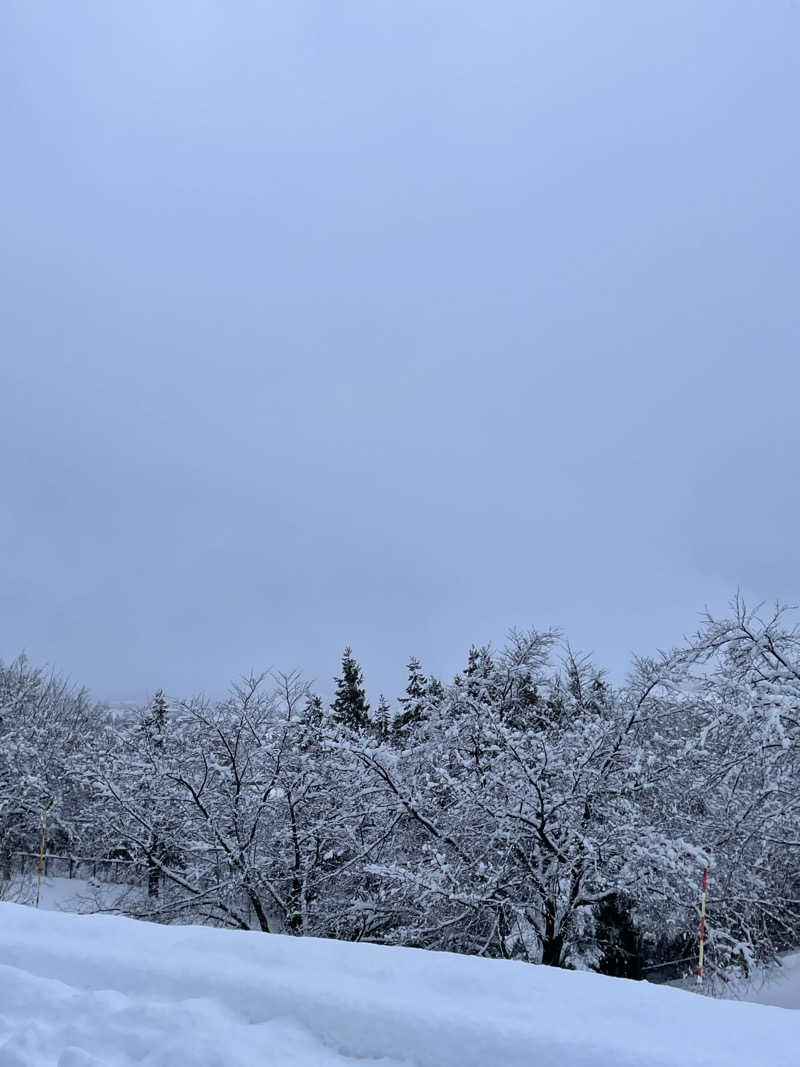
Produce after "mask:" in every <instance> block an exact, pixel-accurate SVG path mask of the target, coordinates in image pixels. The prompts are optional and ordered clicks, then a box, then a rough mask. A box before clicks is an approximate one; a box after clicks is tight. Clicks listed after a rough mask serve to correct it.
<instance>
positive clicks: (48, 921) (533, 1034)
mask: <svg viewBox="0 0 800 1067" xmlns="http://www.w3.org/2000/svg"><path fill="white" fill-rule="evenodd" d="M799 1059H800V1013H796V1012H790V1011H784V1010H782V1009H780V1008H768V1007H761V1006H757V1005H752V1004H742V1003H736V1002H727V1001H714V1000H711V999H708V998H705V997H699V996H697V995H696V994H692V993H683V992H680V991H679V990H675V989H669V988H666V987H657V986H652V985H648V984H646V983H634V982H627V981H623V980H619V979H612V978H603V977H600V976H598V975H592V974H579V973H569V972H564V971H557V970H552V969H549V968H544V967H531V966H526V965H524V964H518V963H505V962H502V961H493V960H481V959H474V958H468V957H461V956H452V955H447V954H444V953H432V952H422V951H415V950H412V949H390V948H379V947H375V946H370V945H350V944H342V943H338V942H334V941H317V940H310V939H309V940H297V939H293V938H287V937H278V936H268V935H264V934H256V933H235V932H229V931H222V930H213V929H209V928H207V927H178V926H171V927H170V926H166V927H162V926H155V925H150V924H147V923H137V922H134V921H132V920H130V919H123V918H118V917H111V916H77V915H67V914H61V913H58V912H44V911H38V912H37V911H35V910H34V909H31V908H25V907H21V906H19V905H15V904H0V1065H1V1067H34V1065H35V1067H45V1065H49V1064H52V1065H58V1067H99V1065H103V1067H117V1065H120V1067H121V1065H123V1064H126V1065H127V1064H133V1063H138V1064H142V1065H146V1067H240V1065H241V1067H244V1065H248V1067H250V1065H256V1064H258V1065H259V1067H265V1065H279V1067H323V1065H324V1067H337V1065H338V1067H341V1065H342V1064H352V1063H353V1061H357V1062H358V1064H359V1065H360V1067H377V1065H378V1064H379V1063H380V1065H381V1067H400V1065H404V1067H411V1065H416V1067H532V1065H536V1067H550V1065H552V1067H556V1065H557V1067H688V1065H692V1067H701V1065H702V1067H723V1065H724V1067H759V1065H760V1064H767V1063H768V1064H770V1067H790V1065H791V1067H796V1064H797V1063H798V1061H799Z"/></svg>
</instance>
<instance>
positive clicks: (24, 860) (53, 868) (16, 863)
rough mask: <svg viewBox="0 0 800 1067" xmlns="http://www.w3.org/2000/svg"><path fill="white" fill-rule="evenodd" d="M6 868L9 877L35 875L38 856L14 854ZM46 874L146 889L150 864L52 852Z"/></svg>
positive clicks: (106, 857)
mask: <svg viewBox="0 0 800 1067" xmlns="http://www.w3.org/2000/svg"><path fill="white" fill-rule="evenodd" d="M3 866H4V868H5V870H4V872H3V874H4V876H6V877H13V876H16V875H22V876H23V877H25V876H26V875H36V874H37V873H38V870H39V853H38V852H11V853H10V854H9V855H7V856H6V857H5V862H4V864H3ZM43 874H44V876H45V878H82V879H87V880H88V879H90V878H92V879H96V880H97V881H98V882H113V883H117V884H119V885H144V884H146V882H147V878H148V870H147V864H146V863H144V862H143V861H141V860H131V859H123V858H118V857H110V856H60V855H56V854H54V853H51V852H46V853H45V855H44V869H43Z"/></svg>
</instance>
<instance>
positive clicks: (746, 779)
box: [0, 599, 800, 977]
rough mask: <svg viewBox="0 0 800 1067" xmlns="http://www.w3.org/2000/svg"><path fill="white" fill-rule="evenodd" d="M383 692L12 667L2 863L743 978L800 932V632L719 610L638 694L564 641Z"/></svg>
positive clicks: (342, 933) (145, 890) (638, 663)
mask: <svg viewBox="0 0 800 1067" xmlns="http://www.w3.org/2000/svg"><path fill="white" fill-rule="evenodd" d="M408 670H409V674H408V685H407V688H406V691H405V693H404V694H403V695H402V696H401V697H400V698H399V700H397V701H396V702H394V703H391V702H390V701H388V700H387V699H386V698H384V697H383V696H381V697H380V698H379V699H378V701H377V702H376V703H375V705H374V706H370V703H369V701H368V699H367V694H366V692H365V688H364V683H363V678H362V674H361V669H360V667H359V665H358V663H357V661H356V659H355V658H354V656H353V654H352V652H351V651H350V650H349V649H347V650H346V651H345V654H344V657H343V661H342V672H341V675H340V677H339V678H338V679H337V682H336V693H335V697H334V699H333V701H332V702H331V703H330V704H329V705H328V704H326V703H325V702H323V700H322V699H321V698H320V697H319V696H318V695H317V694H315V693H314V691H313V689H312V687H311V686H310V685H309V684H308V683H307V682H305V681H304V680H303V678H302V677H301V676H300V675H299V674H298V673H296V672H293V673H289V674H281V673H270V674H268V675H265V676H261V677H251V678H247V679H246V680H243V681H241V682H239V683H237V684H236V685H234V686H233V687H232V689H231V690H230V693H229V694H228V696H227V697H226V698H225V699H223V700H221V701H208V700H206V699H202V698H194V699H190V700H185V701H179V700H172V699H170V700H167V699H166V698H165V697H164V695H163V694H162V693H158V694H156V697H155V698H154V700H153V701H152V703H151V704H149V705H148V706H147V707H145V708H142V709H141V710H140V711H139V712H138V713H135V714H131V715H128V716H122V717H120V716H116V717H115V716H112V715H110V714H109V712H108V711H107V709H104V708H103V707H101V706H97V705H94V704H92V703H91V701H90V700H89V698H88V696H87V694H86V693H85V692H83V691H78V690H75V689H73V688H70V687H69V686H67V685H65V684H64V683H63V682H62V681H60V680H59V679H58V678H56V677H54V676H51V675H48V674H47V673H46V672H44V671H42V670H39V669H36V668H33V667H31V666H30V665H29V664H28V663H27V662H26V661H25V660H24V659H23V658H20V659H18V660H16V661H15V662H13V663H10V664H8V665H2V664H0V717H1V719H0V876H2V875H3V874H5V876H6V877H9V876H10V875H11V870H12V861H13V854H14V853H15V852H17V851H29V852H31V851H36V850H37V849H38V847H39V836H40V833H41V814H42V806H43V803H47V804H49V813H48V839H47V848H48V851H50V852H55V853H57V854H59V855H63V856H65V857H69V856H76V857H77V856H86V855H91V856H97V857H113V858H116V859H120V858H125V859H130V860H133V861H137V862H138V863H139V864H140V866H141V870H142V871H143V872H144V873H143V878H142V884H141V885H140V886H138V887H137V888H136V890H135V891H133V892H131V893H130V894H129V895H128V897H127V898H126V902H125V904H124V908H125V910H126V911H127V912H128V913H130V914H132V915H135V916H137V917H141V918H149V919H155V920H158V921H164V922H171V921H183V922H208V923H214V924H219V925H225V926H230V927H235V928H247V929H251V928H256V929H261V930H264V931H266V932H283V933H292V934H297V935H313V936H322V937H337V938H343V939H350V940H363V941H373V942H380V943H385V944H402V945H412V946H420V947H425V948H433V949H447V950H452V951H456V952H466V953H475V954H481V955H488V956H497V957H505V958H515V959H523V960H529V961H532V962H544V963H548V964H552V965H556V966H581V967H592V968H595V969H598V970H602V971H604V972H606V973H611V974H621V975H628V976H632V977H639V976H641V975H642V974H643V973H645V972H646V971H647V969H648V968H651V969H652V973H653V974H656V973H658V971H657V967H658V966H659V965H661V964H663V963H668V962H669V961H671V960H675V959H683V958H685V957H686V956H688V955H691V954H692V952H693V951H694V947H695V945H696V931H697V915H698V904H699V901H698V896H699V882H700V876H701V872H702V869H703V867H705V866H707V867H708V868H709V871H710V889H709V904H708V912H709V915H708V957H707V960H708V963H709V964H710V965H711V966H712V967H713V968H715V969H716V970H717V972H718V973H720V974H723V975H724V974H728V973H730V972H731V970H733V969H738V968H744V969H745V970H747V969H749V968H750V967H752V965H753V963H754V962H755V961H759V960H767V959H770V958H772V957H773V956H774V954H775V953H776V952H778V951H779V950H781V949H783V948H788V947H793V946H795V945H797V944H799V943H800V863H799V862H798V858H799V857H800V789H799V788H798V787H799V786H800V775H799V774H798V771H799V769H800V636H798V632H797V630H796V628H795V626H794V624H793V620H792V616H791V613H788V612H786V611H785V610H783V609H780V608H779V609H776V610H775V611H774V612H771V613H769V614H766V615H765V614H763V613H762V612H759V611H750V610H748V609H747V608H746V606H745V605H744V603H743V602H742V601H741V600H738V599H737V600H736V601H735V602H734V604H733V605H732V611H731V614H730V617H728V618H724V619H715V618H711V617H708V618H707V619H706V620H705V621H704V624H703V626H702V627H701V629H700V630H699V632H698V633H697V634H696V635H695V637H694V638H693V639H692V640H691V641H689V642H686V643H685V645H684V646H683V647H680V648H676V649H674V650H672V651H670V652H668V653H664V654H660V655H659V656H657V657H655V658H641V659H637V660H635V662H634V663H633V665H632V668H631V671H630V674H629V676H628V678H627V680H626V682H625V684H624V685H622V686H613V685H611V684H610V683H609V681H608V680H607V678H606V677H605V675H604V674H603V672H602V671H601V670H600V669H599V667H598V666H596V665H595V664H594V663H593V662H591V660H590V659H589V658H587V657H584V656H580V655H577V654H576V653H574V652H573V651H572V650H571V648H570V647H569V645H568V644H566V643H565V642H564V640H563V639H562V638H561V636H560V635H559V634H557V633H555V632H551V631H548V632H538V631H527V632H514V633H512V634H511V635H510V636H509V638H508V641H507V644H506V646H505V647H504V648H503V649H501V650H498V651H493V650H491V649H490V648H488V647H483V648H478V647H475V648H472V649H471V650H470V651H469V654H468V657H467V659H466V663H465V666H464V670H463V671H462V672H461V673H460V674H458V675H457V676H456V677H455V678H453V679H452V681H450V682H447V683H445V682H442V681H440V680H438V679H435V678H432V677H429V676H427V675H426V674H425V673H424V672H423V669H422V666H421V665H420V663H419V662H418V661H417V660H416V659H412V660H411V661H410V663H409V665H408Z"/></svg>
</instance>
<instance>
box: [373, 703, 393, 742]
mask: <svg viewBox="0 0 800 1067" xmlns="http://www.w3.org/2000/svg"><path fill="white" fill-rule="evenodd" d="M393 718H394V716H393V715H392V709H391V706H390V704H389V701H388V700H387V699H386V697H385V696H384V695H383V693H381V695H380V698H379V700H378V707H377V710H376V712H375V733H376V735H377V738H378V740H379V741H388V739H389V736H390V734H391V732H392V726H393Z"/></svg>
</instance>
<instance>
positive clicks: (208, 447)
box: [0, 0, 800, 699]
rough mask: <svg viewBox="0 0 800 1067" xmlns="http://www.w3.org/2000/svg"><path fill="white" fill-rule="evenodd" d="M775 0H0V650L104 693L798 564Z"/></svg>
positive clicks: (786, 179)
mask: <svg viewBox="0 0 800 1067" xmlns="http://www.w3.org/2000/svg"><path fill="white" fill-rule="evenodd" d="M799 44H800V6H798V4H797V3H795V2H793V0H704V2H698V0H657V2H652V0H651V2H647V0H630V2H625V0H603V2H602V3H600V2H597V0H575V2H572V3H565V2H564V0H519V2H503V0H500V2H494V3H491V2H487V0H483V2H480V3H479V2H473V0H458V2H456V0H424V2H422V0H404V2H402V3H396V2H389V0H383V2H380V0H343V2H341V3H331V2H330V0H317V2H311V0H292V2H285V3H254V2H234V3H231V2H227V0H225V2H223V0H204V2H200V0H191V2H189V0H180V2H179V0H175V2H170V3H164V2H163V0H136V2H133V0H129V2H122V0H121V2H119V3H108V0H81V2H80V3H70V4H66V3H30V2H28V0H6V2H4V3H3V4H2V6H1V7H0V99H2V108H1V109H0V153H2V160H1V161H0V163H1V166H0V192H1V193H2V199H1V200H0V217H2V235H1V236H2V241H1V243H0V372H1V377H0V462H1V463H2V478H0V552H1V553H2V555H1V556H0V656H2V657H5V658H8V657H10V656H12V655H14V654H15V653H16V652H17V651H19V650H20V649H21V648H25V649H26V650H27V651H28V653H29V655H30V656H31V657H32V658H33V659H35V660H37V661H41V660H46V661H48V662H52V663H53V664H55V665H56V666H57V667H59V668H60V669H61V670H63V671H65V672H67V673H69V674H70V675H71V676H72V677H73V678H74V679H76V680H79V681H81V682H85V683H86V684H88V685H89V686H90V687H91V689H92V690H93V692H94V693H95V694H96V695H97V696H98V697H101V698H112V699H131V698H134V699H135V698H139V697H140V696H142V695H144V694H145V693H147V692H148V691H152V690H153V689H155V688H156V687H158V686H163V687H164V688H165V689H166V690H167V691H168V692H171V693H173V694H181V695H183V694H188V693H190V692H193V691H198V690H206V691H208V692H214V693H215V692H219V691H221V690H222V689H224V688H225V686H226V685H227V683H228V681H229V680H230V679H231V678H232V677H235V676H237V675H239V674H241V673H242V672H243V671H246V670H248V669H249V668H251V667H260V666H267V665H276V666H294V665H301V666H303V667H304V668H305V670H306V671H307V672H308V673H309V674H311V675H313V676H316V677H317V678H318V679H319V680H320V683H321V685H322V688H323V689H324V688H325V687H326V686H327V685H328V684H329V681H330V677H331V675H332V674H333V673H334V671H335V670H336V669H337V666H338V659H339V656H340V654H341V649H342V647H343V646H344V644H345V643H350V644H352V646H353V648H354V650H355V652H356V654H357V655H358V657H359V658H360V659H361V661H362V663H363V665H364V668H365V672H366V675H367V683H368V687H369V689H370V692H371V695H372V696H373V697H375V696H376V695H377V692H376V691H377V689H378V688H379V687H380V688H385V689H386V690H387V691H388V692H389V693H390V694H391V695H394V694H396V693H397V692H398V691H399V690H400V689H401V688H402V686H403V684H404V679H405V669H404V664H405V661H406V659H407V658H408V656H409V655H410V654H412V653H415V654H417V655H418V656H419V657H420V658H421V659H422V660H423V663H424V665H425V666H426V667H427V668H429V669H431V670H434V671H436V672H437V673H441V674H443V675H448V674H451V673H452V672H453V671H455V670H456V669H457V668H458V667H459V665H460V664H461V663H462V662H463V660H464V658H465V654H466V649H467V647H468V646H469V644H470V643H471V642H472V641H475V642H481V641H485V640H493V641H495V642H497V641H501V640H502V637H503V634H504V632H505V631H506V629H507V628H508V627H509V626H511V625H513V624H519V625H528V624H535V625H538V626H547V625H549V624H554V625H559V626H562V627H564V628H565V629H566V630H567V631H568V633H569V635H570V637H571V639H572V641H573V643H574V644H576V645H577V646H580V647H583V648H586V649H591V650H594V652H595V653H596V654H597V657H598V659H599V660H600V661H601V662H602V663H605V664H606V665H608V666H609V668H610V669H611V670H612V671H613V672H615V673H616V672H621V671H622V670H624V666H625V663H626V661H627V658H628V655H629V652H630V650H631V649H636V650H640V651H650V650H653V649H654V648H656V647H657V646H660V645H668V644H670V643H672V642H673V641H676V640H678V639H679V638H680V636H681V634H682V633H683V632H686V631H688V630H690V629H692V628H693V627H694V625H695V623H696V621H697V614H698V612H699V611H700V610H701V609H702V608H703V606H704V605H706V604H708V605H709V606H710V607H713V608H721V607H724V605H725V603H726V601H727V599H728V597H729V595H730V594H732V593H733V592H734V591H735V590H736V588H737V586H739V585H741V587H742V589H743V591H744V592H745V594H746V595H747V596H749V597H750V598H751V599H760V598H775V597H780V598H782V599H786V600H789V601H798V600H800V556H799V555H798V543H799V540H798V539H799V537H800V533H799V530H798V526H799V520H800V499H799V498H800V484H799V483H798V477H797V466H798V445H800V420H799V419H798V398H799V397H800V363H799V359H800V348H799V347H798V341H799V340H800V312H799V310H798V309H799V308H800V299H798V292H799V290H798V283H799V282H800V268H799V267H798V238H799V237H800V212H799V211H798V206H799V205H798V189H800V148H799V147H798V145H799V141H798V127H799V121H798V102H799V101H800V68H799V67H798V60H797V56H798V46H799Z"/></svg>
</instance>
